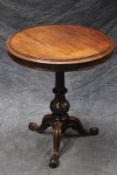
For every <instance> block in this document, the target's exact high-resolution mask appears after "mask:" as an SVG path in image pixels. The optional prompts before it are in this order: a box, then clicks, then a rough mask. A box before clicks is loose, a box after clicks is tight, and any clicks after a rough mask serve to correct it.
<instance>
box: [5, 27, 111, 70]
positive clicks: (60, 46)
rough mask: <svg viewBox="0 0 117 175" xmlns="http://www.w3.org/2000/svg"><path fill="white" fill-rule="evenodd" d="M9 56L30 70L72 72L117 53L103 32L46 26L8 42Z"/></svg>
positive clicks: (21, 32) (13, 37)
mask: <svg viewBox="0 0 117 175" xmlns="http://www.w3.org/2000/svg"><path fill="white" fill-rule="evenodd" d="M6 45H7V50H8V53H9V55H10V56H11V57H12V58H13V59H14V60H15V61H16V62H19V63H21V64H24V65H28V66H30V67H35V68H39V69H45V70H51V71H70V70H76V69H79V68H86V67H89V66H91V65H95V64H97V63H101V62H103V61H105V60H106V59H107V58H108V57H109V56H110V55H111V54H112V51H113V49H114V42H113V40H112V39H111V38H110V37H109V36H107V35H105V34H104V33H102V32H99V31H96V30H94V29H92V28H88V27H83V26H78V25H62V24H61V25H43V26H35V27H31V28H26V29H24V30H22V31H19V32H17V33H15V34H14V35H12V36H11V37H10V38H9V39H8V40H7V43H6Z"/></svg>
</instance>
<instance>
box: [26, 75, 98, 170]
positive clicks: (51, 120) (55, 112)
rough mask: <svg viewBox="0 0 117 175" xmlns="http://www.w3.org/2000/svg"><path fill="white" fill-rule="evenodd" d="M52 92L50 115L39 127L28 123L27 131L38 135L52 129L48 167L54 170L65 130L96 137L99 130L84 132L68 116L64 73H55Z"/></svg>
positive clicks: (75, 120) (92, 129) (73, 119)
mask: <svg viewBox="0 0 117 175" xmlns="http://www.w3.org/2000/svg"><path fill="white" fill-rule="evenodd" d="M53 92H54V93H55V98H54V99H53V100H52V101H51V103H50V109H51V111H52V114H47V115H45V116H44V117H43V120H42V123H41V125H40V126H38V125H37V124H36V123H32V122H31V123H29V129H30V130H32V131H36V132H38V133H43V132H44V131H45V129H47V128H48V127H50V126H51V127H52V129H53V149H52V156H51V158H50V162H49V166H50V167H52V168H55V167H57V165H58V163H59V147H60V139H61V135H63V134H65V131H66V129H68V128H69V127H71V128H72V129H74V130H76V131H78V133H79V134H80V135H82V136H91V135H97V134H98V132H99V130H98V128H94V127H93V128H90V129H89V130H86V129H85V128H84V127H83V125H82V123H81V122H80V120H79V118H77V117H73V116H69V115H68V111H69V108H70V104H69V102H68V101H67V100H66V98H65V93H66V92H67V89H66V88H65V86H64V72H56V79H55V88H54V89H53Z"/></svg>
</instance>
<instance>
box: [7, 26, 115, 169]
mask: <svg viewBox="0 0 117 175" xmlns="http://www.w3.org/2000/svg"><path fill="white" fill-rule="evenodd" d="M114 47H115V45H114V42H113V40H112V39H111V38H110V37H109V36H107V35H106V34H104V33H102V32H99V31H97V30H94V29H92V28H88V27H84V26H78V25H63V24H59V25H42V26H33V27H30V28H25V29H23V30H21V31H19V32H17V33H15V34H14V35H12V36H11V37H9V38H8V40H7V42H6V48H7V51H8V54H9V55H10V57H11V58H12V59H13V60H14V61H15V62H17V63H19V64H22V65H25V66H28V67H32V68H36V69H42V70H46V71H53V72H55V88H54V89H53V93H54V94H55V98H54V99H53V100H52V101H51V103H50V109H51V111H52V112H51V113H50V114H47V115H45V116H44V117H43V119H42V123H41V124H40V125H39V126H38V125H37V124H36V123H33V122H31V123H29V129H30V130H32V131H36V132H38V133H43V132H44V131H45V130H46V129H47V128H48V127H50V126H51V127H52V130H53V148H52V155H51V158H50V161H49V166H50V167H52V168H55V167H57V166H58V164H59V148H60V140H61V136H62V135H64V134H65V131H66V130H67V129H68V128H69V127H71V128H72V129H74V130H76V131H77V132H78V133H79V134H80V135H82V136H91V135H92V136H93V135H97V134H98V132H99V130H98V128H96V127H92V128H90V129H85V128H84V127H83V125H82V123H81V121H80V119H79V118H78V117H74V116H69V114H68V111H69V108H70V104H69V102H68V100H67V99H66V98H65V93H66V92H67V89H66V88H65V78H64V74H65V72H67V71H74V70H80V69H86V68H90V67H93V66H96V65H97V64H100V63H102V62H105V61H106V60H107V59H108V58H110V57H111V55H112V53H113V49H114Z"/></svg>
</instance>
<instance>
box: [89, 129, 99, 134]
mask: <svg viewBox="0 0 117 175" xmlns="http://www.w3.org/2000/svg"><path fill="white" fill-rule="evenodd" d="M98 133H99V129H98V128H95V127H93V128H90V129H89V135H98Z"/></svg>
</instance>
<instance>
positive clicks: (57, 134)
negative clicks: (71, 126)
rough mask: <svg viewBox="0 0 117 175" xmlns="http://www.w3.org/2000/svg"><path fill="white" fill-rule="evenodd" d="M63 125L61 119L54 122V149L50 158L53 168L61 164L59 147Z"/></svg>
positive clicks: (50, 164)
mask: <svg viewBox="0 0 117 175" xmlns="http://www.w3.org/2000/svg"><path fill="white" fill-rule="evenodd" d="M61 125H62V123H61V122H59V121H55V122H54V123H53V150H52V156H51V158H50V162H49V166H50V167H51V168H56V167H57V166H58V164H59V147H60V138H61Z"/></svg>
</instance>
